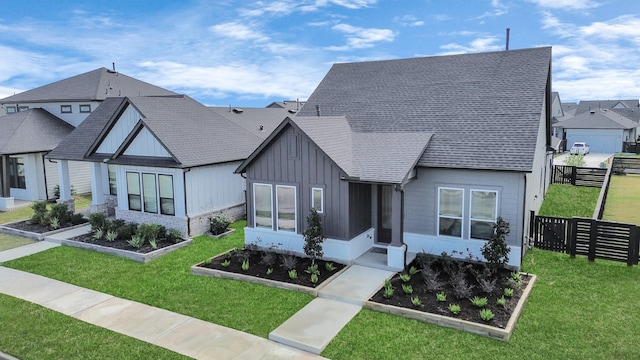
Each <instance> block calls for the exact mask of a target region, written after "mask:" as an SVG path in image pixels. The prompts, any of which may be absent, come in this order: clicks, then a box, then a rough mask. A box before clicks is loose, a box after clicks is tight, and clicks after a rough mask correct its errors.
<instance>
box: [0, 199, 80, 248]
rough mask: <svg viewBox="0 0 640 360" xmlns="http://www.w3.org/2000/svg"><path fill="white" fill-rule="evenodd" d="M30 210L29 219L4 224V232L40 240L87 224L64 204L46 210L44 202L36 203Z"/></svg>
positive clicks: (78, 214)
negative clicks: (31, 213) (31, 212)
mask: <svg viewBox="0 0 640 360" xmlns="http://www.w3.org/2000/svg"><path fill="white" fill-rule="evenodd" d="M31 209H32V210H33V215H32V216H31V218H30V219H28V220H22V221H17V222H12V223H8V224H4V225H2V228H3V230H5V231H4V232H7V233H11V234H14V235H21V236H26V237H29V238H32V239H36V240H42V239H44V237H45V236H47V235H50V234H54V233H57V232H61V231H64V230H68V229H70V228H73V227H76V226H78V225H83V224H85V223H87V219H85V218H84V216H83V215H82V214H80V213H73V212H72V211H70V210H69V208H68V207H67V205H66V204H54V205H51V207H50V208H47V202H46V201H36V202H34V203H33V204H32V205H31Z"/></svg>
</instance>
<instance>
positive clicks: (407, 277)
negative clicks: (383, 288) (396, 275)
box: [400, 273, 411, 282]
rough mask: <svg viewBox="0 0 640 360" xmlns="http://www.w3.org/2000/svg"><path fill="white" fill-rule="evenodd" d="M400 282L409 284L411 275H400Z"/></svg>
mask: <svg viewBox="0 0 640 360" xmlns="http://www.w3.org/2000/svg"><path fill="white" fill-rule="evenodd" d="M400 280H402V282H409V280H411V275H409V274H405V273H402V274H400Z"/></svg>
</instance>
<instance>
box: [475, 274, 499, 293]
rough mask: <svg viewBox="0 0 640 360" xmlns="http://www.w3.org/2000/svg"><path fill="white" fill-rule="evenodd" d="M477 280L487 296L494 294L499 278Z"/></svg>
mask: <svg viewBox="0 0 640 360" xmlns="http://www.w3.org/2000/svg"><path fill="white" fill-rule="evenodd" d="M476 280H478V285H479V286H480V289H481V290H482V291H483V292H485V293H487V294H489V293H492V292H493V291H494V290H495V289H496V286H497V282H498V279H497V278H493V279H488V278H480V279H476Z"/></svg>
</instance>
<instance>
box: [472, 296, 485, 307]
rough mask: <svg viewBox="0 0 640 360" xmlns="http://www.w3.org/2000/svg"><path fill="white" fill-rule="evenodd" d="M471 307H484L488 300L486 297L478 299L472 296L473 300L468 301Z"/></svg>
mask: <svg viewBox="0 0 640 360" xmlns="http://www.w3.org/2000/svg"><path fill="white" fill-rule="evenodd" d="M470 300H471V303H472V304H473V306H477V307H485V306H487V304H488V303H489V299H487V298H486V297H478V296H474V297H473V299H470Z"/></svg>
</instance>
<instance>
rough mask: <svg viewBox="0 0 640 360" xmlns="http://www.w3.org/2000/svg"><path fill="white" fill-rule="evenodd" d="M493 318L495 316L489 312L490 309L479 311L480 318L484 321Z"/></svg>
mask: <svg viewBox="0 0 640 360" xmlns="http://www.w3.org/2000/svg"><path fill="white" fill-rule="evenodd" d="M494 317H495V315H494V314H493V311H491V309H482V310H480V318H481V319H482V320H484V321H491V319H493V318H494Z"/></svg>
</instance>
